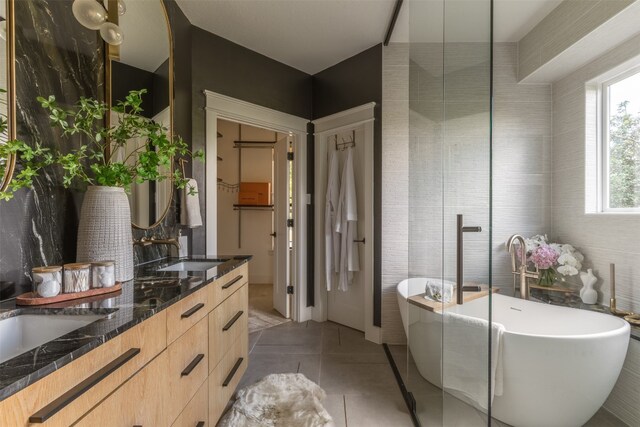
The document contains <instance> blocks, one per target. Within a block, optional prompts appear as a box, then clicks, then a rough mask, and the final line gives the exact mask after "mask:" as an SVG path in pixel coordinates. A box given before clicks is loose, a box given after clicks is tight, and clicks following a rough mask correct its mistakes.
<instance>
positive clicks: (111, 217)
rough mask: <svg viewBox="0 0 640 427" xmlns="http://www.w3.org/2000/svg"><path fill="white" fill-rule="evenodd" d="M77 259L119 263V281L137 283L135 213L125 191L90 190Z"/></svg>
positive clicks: (84, 204)
mask: <svg viewBox="0 0 640 427" xmlns="http://www.w3.org/2000/svg"><path fill="white" fill-rule="evenodd" d="M76 258H77V260H78V262H95V261H115V263H116V265H115V276H116V281H118V282H126V281H127V280H131V279H133V236H132V234H131V211H130V208H129V199H128V198H127V194H126V193H125V192H124V188H120V187H99V186H91V187H89V189H88V190H87V194H85V196H84V201H83V202H82V212H81V213H80V225H79V227H78V247H77V254H76Z"/></svg>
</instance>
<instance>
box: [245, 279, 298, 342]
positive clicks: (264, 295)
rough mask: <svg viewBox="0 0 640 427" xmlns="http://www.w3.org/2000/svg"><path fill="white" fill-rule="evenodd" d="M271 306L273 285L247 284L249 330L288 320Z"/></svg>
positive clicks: (264, 327)
mask: <svg viewBox="0 0 640 427" xmlns="http://www.w3.org/2000/svg"><path fill="white" fill-rule="evenodd" d="M290 321H291V320H289V319H285V318H284V317H283V316H282V315H281V314H280V313H278V312H277V311H276V310H274V308H273V285H272V284H270V283H267V284H259V283H250V284H249V332H256V331H260V330H262V329H266V328H271V327H273V326H277V325H281V324H282V323H287V322H290Z"/></svg>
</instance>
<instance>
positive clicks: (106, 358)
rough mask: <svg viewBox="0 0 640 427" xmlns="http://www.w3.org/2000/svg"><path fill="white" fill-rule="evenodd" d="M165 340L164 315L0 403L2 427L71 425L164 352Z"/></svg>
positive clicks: (137, 326)
mask: <svg viewBox="0 0 640 427" xmlns="http://www.w3.org/2000/svg"><path fill="white" fill-rule="evenodd" d="M166 339H167V334H166V315H165V312H164V311H162V312H160V313H158V314H156V315H155V316H153V317H151V318H149V319H148V320H145V321H144V322H142V323H140V324H139V325H136V326H135V327H133V328H131V329H129V330H128V331H126V332H123V333H122V335H120V336H118V337H116V338H114V339H112V340H110V341H108V342H106V343H104V344H103V345H101V346H99V347H98V348H96V349H94V350H92V351H90V352H89V353H87V354H85V355H83V356H81V357H79V358H78V359H77V360H75V361H73V362H71V363H69V364H68V365H65V366H63V367H62V368H60V369H58V370H57V371H55V372H53V373H51V374H50V375H47V376H46V377H44V378H42V379H41V380H39V381H37V382H35V383H34V384H32V385H30V386H29V387H27V388H25V389H24V390H21V391H20V392H18V393H16V394H15V395H13V396H11V397H9V398H7V399H5V400H3V401H2V402H0V426H12V427H20V426H33V425H39V424H44V425H47V426H68V425H70V424H72V423H73V422H74V421H76V420H77V419H79V418H80V417H81V416H83V415H84V414H85V413H86V412H87V411H89V409H91V408H93V407H94V406H95V405H96V404H98V403H99V402H100V401H101V400H103V399H104V398H105V397H106V396H108V395H109V394H110V393H111V392H113V391H114V390H115V389H116V388H118V386H120V385H121V384H122V383H124V382H125V381H126V380H127V379H129V378H130V377H131V376H132V375H133V374H134V373H135V372H137V371H138V370H139V369H140V368H142V367H143V366H144V365H146V364H147V363H148V362H149V361H150V360H152V359H153V358H154V357H156V355H158V354H159V353H160V352H161V351H162V350H164V349H165V347H166ZM30 418H31V421H30Z"/></svg>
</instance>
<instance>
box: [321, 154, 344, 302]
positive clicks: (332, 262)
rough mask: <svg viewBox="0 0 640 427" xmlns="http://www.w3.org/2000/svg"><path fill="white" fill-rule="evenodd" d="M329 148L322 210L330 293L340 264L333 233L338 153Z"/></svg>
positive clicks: (336, 197)
mask: <svg viewBox="0 0 640 427" xmlns="http://www.w3.org/2000/svg"><path fill="white" fill-rule="evenodd" d="M328 147H329V168H328V173H327V194H326V196H325V210H324V250H325V257H324V263H325V276H326V286H327V290H328V291H330V290H331V288H332V287H333V283H334V282H335V273H337V272H338V266H339V264H340V234H338V233H337V232H336V231H335V224H336V211H337V210H338V197H340V182H339V177H338V153H337V151H336V150H334V149H332V148H331V146H330V145H328Z"/></svg>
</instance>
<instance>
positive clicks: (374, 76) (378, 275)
mask: <svg viewBox="0 0 640 427" xmlns="http://www.w3.org/2000/svg"><path fill="white" fill-rule="evenodd" d="M367 102H375V103H376V107H375V125H374V131H375V133H374V160H373V162H374V163H373V164H374V172H373V181H374V213H373V216H374V221H373V222H374V239H375V243H374V248H373V252H374V275H373V280H374V283H373V307H374V318H373V323H374V325H376V326H381V325H382V270H381V269H382V263H381V257H382V249H381V248H382V245H381V243H382V235H381V229H382V224H381V217H382V198H381V194H382V193H381V188H382V44H379V45H376V46H373V47H372V48H370V49H367V50H365V51H364V52H361V53H359V54H358V55H355V56H352V57H351V58H349V59H346V60H344V61H342V62H340V63H339V64H336V65H334V66H333V67H330V68H327V69H326V70H324V71H321V72H319V73H318V74H316V75H315V76H313V118H314V119H317V118H320V117H325V116H328V115H330V114H334V113H338V112H340V111H344V110H346V109H349V108H353V107H357V106H359V105H362V104H366V103H367Z"/></svg>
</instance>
